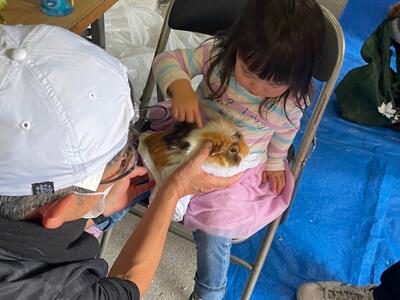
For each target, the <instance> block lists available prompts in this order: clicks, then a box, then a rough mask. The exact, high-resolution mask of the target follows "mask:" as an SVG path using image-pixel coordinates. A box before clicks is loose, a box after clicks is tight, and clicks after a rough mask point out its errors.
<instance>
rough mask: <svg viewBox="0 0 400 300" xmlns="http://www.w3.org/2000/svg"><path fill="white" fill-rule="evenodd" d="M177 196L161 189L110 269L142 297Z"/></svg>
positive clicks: (161, 247) (165, 187)
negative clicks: (133, 286)
mask: <svg viewBox="0 0 400 300" xmlns="http://www.w3.org/2000/svg"><path fill="white" fill-rule="evenodd" d="M179 198H180V197H179V195H177V193H176V192H175V190H174V189H172V188H170V187H169V186H164V187H161V188H160V190H159V191H158V193H157V196H156V197H155V199H154V201H153V202H152V204H151V205H150V207H149V209H148V210H147V211H146V213H145V215H144V216H143V219H142V220H141V221H140V222H139V224H138V226H137V227H136V229H135V231H134V232H133V233H132V235H131V236H130V238H129V239H128V241H127V242H126V244H125V246H124V247H123V249H122V251H121V253H120V254H119V256H118V257H117V259H116V261H115V263H114V265H113V266H112V268H111V271H110V274H109V275H110V276H115V277H121V278H125V279H128V280H130V281H132V282H134V283H135V284H136V285H137V286H138V288H139V290H140V294H141V295H144V293H145V292H146V290H147V288H148V287H149V285H150V283H151V280H152V279H153V277H154V274H155V272H156V270H157V267H158V265H159V263H160V259H161V255H162V252H163V248H164V244H165V240H166V237H167V233H168V228H169V226H170V224H171V219H172V215H173V212H174V211H175V206H176V203H177V200H178V199H179Z"/></svg>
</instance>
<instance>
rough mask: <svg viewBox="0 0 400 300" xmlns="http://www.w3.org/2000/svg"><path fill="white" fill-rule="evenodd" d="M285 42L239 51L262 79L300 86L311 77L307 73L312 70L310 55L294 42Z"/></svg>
mask: <svg viewBox="0 0 400 300" xmlns="http://www.w3.org/2000/svg"><path fill="white" fill-rule="evenodd" d="M285 44H286V43H283V42H277V43H273V44H272V45H268V46H269V47H259V48H258V49H252V50H250V51H247V52H245V53H243V52H242V51H239V53H240V57H241V59H242V60H243V62H244V64H245V65H246V67H247V68H248V70H249V71H250V72H251V73H253V74H256V75H257V76H258V77H259V78H260V79H263V80H268V81H269V82H271V83H273V84H279V85H281V84H285V85H290V86H293V85H295V86H298V85H299V83H300V82H301V81H303V79H305V80H304V81H306V82H308V80H309V78H308V76H307V75H306V74H309V73H310V72H312V71H311V70H308V68H310V67H309V66H310V64H309V62H308V61H307V60H308V56H309V55H307V53H304V51H302V49H301V47H296V46H293V44H292V43H291V44H290V45H285ZM261 48H263V49H261ZM299 57H302V59H299ZM311 65H312V64H311Z"/></svg>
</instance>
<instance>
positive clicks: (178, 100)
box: [168, 79, 203, 128]
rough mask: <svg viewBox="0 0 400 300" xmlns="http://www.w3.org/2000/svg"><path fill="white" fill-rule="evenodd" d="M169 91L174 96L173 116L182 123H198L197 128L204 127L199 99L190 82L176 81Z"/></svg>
mask: <svg viewBox="0 0 400 300" xmlns="http://www.w3.org/2000/svg"><path fill="white" fill-rule="evenodd" d="M168 90H169V91H170V93H171V94H172V115H173V116H174V118H175V119H177V120H178V121H181V122H183V121H186V122H188V123H193V122H196V125H197V127H199V128H201V127H203V121H202V119H201V114H200V108H199V97H198V96H197V94H196V93H195V92H194V91H193V89H192V86H191V85H190V83H189V81H187V80H185V79H180V80H176V81H174V82H173V83H172V84H171V85H170V87H169V88H168Z"/></svg>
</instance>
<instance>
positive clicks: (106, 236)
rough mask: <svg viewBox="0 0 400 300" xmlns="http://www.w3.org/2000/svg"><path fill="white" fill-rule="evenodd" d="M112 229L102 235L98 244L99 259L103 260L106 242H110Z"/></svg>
mask: <svg viewBox="0 0 400 300" xmlns="http://www.w3.org/2000/svg"><path fill="white" fill-rule="evenodd" d="M111 232H112V229H110V230H108V231H106V232H104V233H103V236H102V237H101V242H100V253H99V258H104V253H105V252H106V249H107V245H108V242H109V241H110V237H111Z"/></svg>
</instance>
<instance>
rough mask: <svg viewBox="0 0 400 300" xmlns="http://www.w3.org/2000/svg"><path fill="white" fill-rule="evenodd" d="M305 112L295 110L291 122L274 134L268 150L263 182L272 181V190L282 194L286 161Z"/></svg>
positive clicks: (291, 115) (290, 116)
mask: <svg viewBox="0 0 400 300" xmlns="http://www.w3.org/2000/svg"><path fill="white" fill-rule="evenodd" d="M302 116H303V112H302V111H301V110H300V109H295V110H294V112H292V113H291V114H290V115H289V118H290V120H291V122H292V123H293V124H292V123H291V122H289V120H288V121H287V122H285V124H284V125H282V126H281V127H280V128H278V129H276V130H275V132H274V133H273V135H272V137H271V140H270V142H269V145H268V150H267V157H268V158H267V164H266V168H265V171H264V172H263V177H262V181H263V182H266V181H267V180H269V181H270V184H271V190H272V192H274V193H276V194H280V193H281V192H282V190H283V189H284V187H285V184H286V182H285V171H284V170H285V160H286V157H287V153H288V150H289V147H290V145H291V144H292V142H293V140H294V138H295V136H296V134H297V131H298V130H299V127H300V119H301V117H302Z"/></svg>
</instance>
